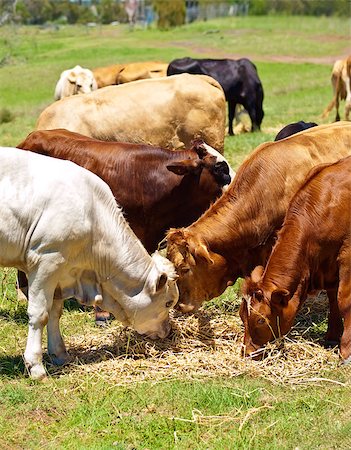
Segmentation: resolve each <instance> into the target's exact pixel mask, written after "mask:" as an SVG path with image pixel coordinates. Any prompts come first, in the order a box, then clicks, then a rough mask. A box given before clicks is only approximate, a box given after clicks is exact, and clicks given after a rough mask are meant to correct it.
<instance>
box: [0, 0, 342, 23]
mask: <svg viewBox="0 0 351 450" xmlns="http://www.w3.org/2000/svg"><path fill="white" fill-rule="evenodd" d="M220 4H227V5H230V6H243V5H247V6H246V8H245V11H246V13H247V14H249V15H268V14H288V15H296V14H299V15H314V16H321V15H325V16H331V15H338V16H345V17H348V16H349V15H350V1H349V0H293V1H292V0H172V1H170V0H143V1H142V7H143V13H145V14H146V15H147V13H148V12H150V11H152V12H153V13H155V14H156V17H157V20H158V22H157V25H158V27H159V28H169V27H173V26H178V25H182V24H184V23H185V22H186V11H187V7H188V8H189V7H191V8H193V9H194V8H195V9H196V8H201V7H206V6H210V5H212V6H213V5H220ZM139 9H140V7H139ZM238 10H239V11H240V9H238ZM142 19H143V20H145V19H146V18H145V17H142ZM114 21H118V22H122V23H123V22H127V21H128V15H127V13H126V11H125V8H124V4H123V3H122V2H121V1H119V0H0V25H1V24H4V23H7V22H12V23H19V24H27V25H40V24H44V23H48V22H51V23H57V24H60V23H69V24H75V23H89V22H96V23H102V24H108V23H111V22H114Z"/></svg>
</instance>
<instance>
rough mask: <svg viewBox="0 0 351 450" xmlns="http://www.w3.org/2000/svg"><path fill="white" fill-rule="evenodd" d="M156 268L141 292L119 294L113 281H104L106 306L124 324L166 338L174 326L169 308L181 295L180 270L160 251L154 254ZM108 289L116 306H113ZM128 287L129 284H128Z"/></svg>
mask: <svg viewBox="0 0 351 450" xmlns="http://www.w3.org/2000/svg"><path fill="white" fill-rule="evenodd" d="M152 261H153V264H152V269H151V270H150V272H149V274H148V276H147V279H146V281H145V284H144V286H143V289H142V290H141V291H139V292H129V293H128V295H127V296H123V298H121V296H118V295H116V290H115V286H114V283H113V281H112V280H111V282H106V283H104V284H103V291H104V292H103V301H102V303H100V305H101V307H102V308H103V309H106V310H108V311H110V312H112V313H113V314H114V316H115V317H116V318H117V319H118V320H120V321H121V322H122V323H123V324H124V325H126V326H131V327H132V328H134V329H135V330H136V331H137V332H138V333H139V334H142V335H145V336H147V337H149V338H151V339H156V338H161V339H163V338H165V337H166V336H167V335H168V334H169V332H170V330H171V326H170V323H169V311H170V309H171V308H172V307H173V306H175V305H176V303H177V301H178V297H179V292H178V287H177V282H176V280H177V278H178V276H177V274H176V272H175V269H174V266H173V264H172V263H171V262H170V261H169V260H168V259H166V258H164V257H163V256H161V255H160V254H159V253H158V252H155V253H154V254H153V255H152ZM106 290H107V291H108V294H109V296H111V297H110V300H111V299H112V298H114V299H116V297H117V296H118V297H119V298H118V302H116V301H114V300H113V301H112V304H113V307H112V308H109V305H108V303H109V304H110V305H111V302H110V301H108V302H106V300H107V295H106ZM124 290H126V289H125V287H124Z"/></svg>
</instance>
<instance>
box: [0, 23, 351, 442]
mask: <svg viewBox="0 0 351 450" xmlns="http://www.w3.org/2000/svg"><path fill="white" fill-rule="evenodd" d="M348 52H349V24H348V21H347V20H346V19H342V18H337V17H334V18H326V17H319V18H316V17H284V16H274V17H271V16H269V17H266V18H264V19H262V18H260V17H244V18H227V19H217V20H213V21H208V22H206V23H204V22H203V23H197V22H195V23H193V24H190V25H185V26H182V27H177V28H174V29H172V30H171V31H163V32H162V31H159V30H156V29H150V30H145V29H141V28H138V27H137V28H136V29H135V30H134V31H133V32H130V30H129V28H128V26H126V25H120V26H118V27H112V26H99V27H96V28H94V29H91V28H88V27H85V26H75V27H72V26H64V27H60V28H58V29H54V28H45V29H44V28H39V27H20V26H17V25H13V26H6V27H2V28H0V86H1V87H0V142H1V145H3V146H15V145H17V144H18V143H19V142H20V141H21V140H22V139H23V138H24V137H25V136H26V135H27V134H28V133H29V132H30V131H32V130H33V128H34V127H35V122H36V119H37V117H38V115H39V113H40V112H41V111H42V110H43V109H44V108H45V107H46V106H47V105H48V104H50V103H51V102H52V101H53V92H54V87H55V84H56V81H57V80H58V78H59V75H60V73H61V71H62V70H65V69H67V68H69V67H72V66H74V65H76V64H80V65H82V66H85V67H89V68H94V67H97V66H103V65H108V64H113V63H117V62H124V61H140V60H163V61H165V62H169V61H170V60H171V59H173V58H175V57H181V56H185V55H189V56H194V57H196V56H197V57H214V58H221V57H233V58H237V57H242V56H245V57H249V58H250V59H251V60H252V61H253V62H254V63H255V64H256V65H257V67H258V72H259V75H260V78H261V80H262V83H263V86H264V90H265V100H264V110H265V118H264V120H263V128H262V132H261V133H250V134H243V135H240V136H234V137H227V138H226V143H225V152H226V155H227V157H228V159H229V160H230V162H231V163H232V165H233V167H234V168H238V166H239V165H240V163H241V162H242V160H243V159H244V158H245V156H246V155H247V154H248V153H249V152H250V151H251V150H253V149H254V148H255V147H256V146H257V145H258V144H260V143H261V142H264V141H267V140H271V139H273V138H274V136H275V134H276V133H277V132H278V131H279V129H280V128H281V127H282V126H284V125H286V124H287V123H290V122H293V121H296V120H305V121H315V122H317V123H322V121H321V119H320V115H321V113H322V111H323V109H324V108H325V106H326V105H327V103H328V102H329V101H330V99H331V96H332V91H331V85H330V72H331V67H332V64H333V62H334V60H335V59H338V58H339V57H342V56H344V55H346V54H347V53H348ZM328 120H329V121H331V120H332V116H331V117H330V118H329V119H326V120H325V122H327V121H328ZM0 287H1V290H0V342H1V344H0V406H1V408H0V447H1V448H3V449H16V448H42V447H45V448H47V449H50V448H55V449H56V448H70V449H83V448H84V449H98V448H99V449H104V448H106V449H110V448H117V449H126V450H131V449H134V448H135V449H158V448H159V449H166V448H176V449H177V448H178V449H208V448H211V449H225V448H228V449H229V448H235V449H248V448H253V449H263V448H264V449H278V448H279V449H294V448H299V449H301V450H302V449H306V450H307V449H347V448H351V440H350V432H351V419H350V406H351V397H350V373H349V370H347V369H343V368H341V367H339V365H338V356H337V352H335V351H330V352H327V351H325V353H323V358H324V360H325V361H327V363H325V364H324V365H322V369H319V367H320V365H319V363H318V357H317V355H319V353H318V352H319V350H318V349H319V348H320V343H321V342H322V341H323V333H324V332H325V328H326V327H325V314H326V313H325V310H324V311H323V312H322V314H320V315H316V314H314V313H313V308H312V309H311V310H308V311H307V313H305V314H306V317H308V325H306V326H305V327H303V328H302V329H303V331H301V327H300V328H299V327H297V328H295V335H296V334H298V335H299V336H301V334H302V333H303V334H304V336H305V338H308V339H310V340H312V341H313V342H314V345H315V346H314V347H313V346H312V347H308V348H307V349H306V350H304V351H305V352H306V354H307V353H308V354H310V361H311V362H310V363H309V364H310V365H309V366H307V365H306V367H303V366H301V371H300V372H299V373H298V374H297V375H295V376H294V377H290V378H286V377H285V378H284V377H283V376H282V375H283V372H284V370H286V369H285V364H286V362H287V360H286V358H285V357H284V354H283V355H282V354H279V353H278V354H277V355H278V356H277V355H276V356H274V357H273V360H272V362H271V363H270V364H271V366H270V370H271V375H270V376H269V377H267V376H266V375H264V374H263V375H262V372H260V371H259V367H260V366H259V365H256V364H255V363H252V362H251V363H250V362H246V361H241V360H240V358H239V350H240V347H239V343H240V339H241V335H242V330H241V327H240V321H239V320H238V318H237V305H238V297H237V287H234V288H233V289H231V290H227V291H226V293H225V294H223V295H222V296H221V298H219V299H216V300H214V301H212V302H210V303H209V304H207V305H206V308H205V309H204V310H203V311H202V312H201V314H199V316H197V317H195V318H194V319H193V320H194V321H195V323H196V324H197V326H198V327H199V328H200V326H201V323H202V321H204V318H206V317H207V316H208V315H210V316H211V317H212V318H221V320H222V321H227V322H225V323H227V325H226V329H225V331H223V333H222V337H223V339H224V338H225V336H229V337H226V339H227V340H228V341H231V342H233V347H232V348H233V352H234V353H236V354H237V355H238V358H237V360H233V361H234V362H233V361H232V362H231V363H230V365H229V366H228V372H227V373H226V376H223V375H222V373H223V372H221V371H220V370H216V365H217V366H218V369H219V367H220V366H221V365H222V364H223V363H224V360H222V359H221V358H220V357H218V353H216V355H217V356H216V357H214V360H213V359H211V355H212V353H211V352H213V351H215V348H214V347H213V346H210V345H209V344H208V342H209V341H207V340H206V341H205V342H204V343H201V342H200V341H195V344H194V345H195V346H196V345H198V346H200V345H202V346H203V354H202V356H201V357H203V358H204V360H205V363H204V364H203V365H204V366H206V365H207V366H209V365H211V364H212V365H213V366H214V369H210V370H209V369H208V367H207V372H206V374H205V375H203V374H202V373H200V371H199V372H198V373H196V370H195V371H192V368H193V367H194V366H195V367H197V365H196V364H200V363H201V361H200V360H199V359H201V357H199V358H198V357H197V356H196V358H197V361H196V364H195V360H192V359H191V358H192V356H191V355H192V354H193V353H194V354H196V351H195V349H192V350H191V351H190V350H189V351H188V352H187V351H186V350H184V349H181V347H180V342H178V341H174V338H172V337H171V338H170V339H167V340H166V341H165V342H164V343H163V344H162V345H163V347H162V346H161V344H158V343H151V342H148V341H147V340H143V339H141V338H138V337H137V336H136V335H135V333H133V332H131V331H128V330H127V331H125V330H123V329H122V328H121V327H120V326H119V324H118V323H116V322H112V324H111V326H110V327H109V328H108V329H106V330H98V329H96V328H95V326H94V324H93V318H92V313H91V312H83V311H81V310H79V309H77V308H76V306H75V304H74V303H68V304H67V309H66V310H65V312H64V315H63V318H62V328H63V334H64V337H65V340H66V343H67V346H68V349H69V350H71V353H72V354H73V356H74V359H73V363H72V364H71V365H70V366H68V367H67V368H65V369H56V368H54V367H52V366H51V365H50V362H49V361H47V369H48V373H49V376H48V378H47V380H46V381H45V382H41V383H37V382H33V381H31V380H29V379H28V378H27V377H26V375H25V370H24V367H23V362H22V353H23V351H24V348H25V339H26V334H27V317H26V303H25V302H22V301H19V300H17V297H16V292H15V283H14V273H13V271H12V270H8V269H5V270H4V271H3V272H2V279H1V280H0ZM186 320H190V319H184V321H186ZM298 322H299V323H301V319H299V321H298ZM213 328H214V329H215V328H216V323H214V324H213ZM296 330H297V331H296ZM180 331H181V330H180ZM180 331H179V330H178V334H179V333H180ZM214 331H215V330H214ZM293 336H294V334H293ZM184 339H185V336H184ZM167 346H168V347H171V348H172V351H173V352H174V356H173V365H174V367H175V366H176V365H177V362H178V360H179V359H181V358H183V359H184V360H185V361H187V360H188V364H187V365H186V364H185V365H184V368H183V371H182V372H181V374H179V372H178V373H177V375H172V373H171V369H172V367H171V366H172V364H169V363H168V360H166V359H165V357H164V355H165V354H166V353H167ZM132 347H133V351H132V350H131V349H132ZM145 348H146V349H147V351H145V350H143V349H145ZM135 349H137V350H135ZM219 350H220V349H219ZM196 355H197V354H196ZM325 355H327V356H325ZM205 358H207V359H205ZM216 358H217V360H216ZM223 358H224V356H223ZM274 358H275V359H274ZM328 358H329V359H328ZM236 361H237V362H236ZM239 361H241V362H240V363H239ZM210 363H211V364H210ZM298 364H299V362H298V357H297V355H295V361H294V360H293V366H294V365H296V366H297V365H298ZM151 365H155V366H156V368H157V367H158V372H157V370H156V371H155V372H152V373H151V369H148V367H150V366H151ZM168 365H170V367H168ZM166 366H167V367H166ZM311 366H313V367H312V369H313V370H314V373H315V375H314V376H313V377H309V378H308V380H307V381H306V377H305V376H304V372H309V371H310V370H311ZM205 368H206V367H205ZM167 370H169V372H167ZM154 373H155V375H154ZM157 373H158V374H157ZM163 373H167V374H168V375H167V376H165V375H162V374H163ZM282 380H283V381H282ZM302 381H303V382H302Z"/></svg>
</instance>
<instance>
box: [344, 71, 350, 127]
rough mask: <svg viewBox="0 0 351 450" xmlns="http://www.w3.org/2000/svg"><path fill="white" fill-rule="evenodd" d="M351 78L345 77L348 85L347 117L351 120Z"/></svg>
mask: <svg viewBox="0 0 351 450" xmlns="http://www.w3.org/2000/svg"><path fill="white" fill-rule="evenodd" d="M350 83H351V80H350V78H349V77H346V79H345V86H346V100H345V119H346V120H350V111H351V87H350Z"/></svg>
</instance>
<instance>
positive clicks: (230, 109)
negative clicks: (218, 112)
mask: <svg viewBox="0 0 351 450" xmlns="http://www.w3.org/2000/svg"><path fill="white" fill-rule="evenodd" d="M235 108H236V102H235V101H234V100H228V134H229V136H234V130H233V120H234V115H235Z"/></svg>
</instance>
